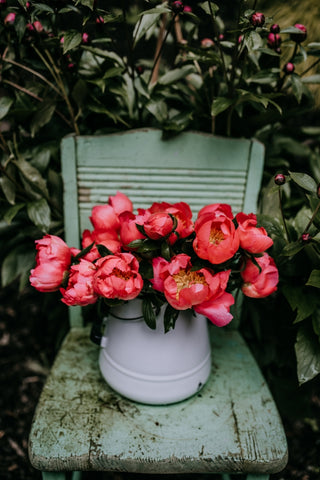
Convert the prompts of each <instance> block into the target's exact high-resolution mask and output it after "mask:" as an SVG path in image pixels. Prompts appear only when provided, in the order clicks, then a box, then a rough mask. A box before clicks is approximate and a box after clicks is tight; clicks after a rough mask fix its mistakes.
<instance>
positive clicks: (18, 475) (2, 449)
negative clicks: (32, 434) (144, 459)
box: [0, 286, 320, 480]
mask: <svg viewBox="0 0 320 480" xmlns="http://www.w3.org/2000/svg"><path fill="white" fill-rule="evenodd" d="M40 304H41V302H40V301H39V296H38V294H37V292H34V291H32V290H30V289H27V290H25V291H24V292H22V293H21V294H20V295H17V293H16V288H15V286H13V287H11V288H6V289H4V290H0V352H1V356H0V388H1V394H0V480H38V479H39V480H40V478H41V475H40V473H39V472H38V471H36V470H34V469H33V468H32V466H31V465H30V463H29V460H28V455H27V444H28V434H29V430H30V425H31V421H32V416H33V413H34V409H35V406H36V403H37V400H38V398H39V395H40V392H41V389H42V386H43V384H44V381H45V378H46V375H47V373H48V370H49V366H50V363H51V361H52V359H53V356H54V349H53V347H52V344H51V342H50V335H51V332H52V329H51V330H50V326H48V325H46V324H45V321H44V318H43V314H42V313H41V308H40ZM307 400H308V402H309V407H310V408H309V409H308V410H309V412H311V415H310V414H308V416H307V417H304V415H303V412H301V413H300V415H297V416H296V418H294V419H292V418H291V419H288V418H285V416H283V422H284V426H285V430H286V434H287V439H288V445H289V463H288V465H287V467H286V469H285V470H284V471H283V472H281V473H279V474H277V475H272V476H271V480H282V479H283V480H320V382H319V381H316V382H314V383H313V387H312V388H311V389H310V393H309V398H308V399H307ZM138 477H139V479H140V480H141V479H142V478H145V477H146V476H144V475H139V476H138ZM157 477H158V476H154V477H153V479H155V478H157ZM187 477H188V478H189V477H190V478H192V479H196V478H199V475H198V476H197V475H193V476H189V475H188V476H187ZM204 477H205V478H206V479H207V478H210V479H213V478H215V476H212V475H211V476H209V475H204V476H202V477H201V478H202V479H203V478H204ZM86 478H88V479H89V478H102V474H87V475H86ZM103 478H108V479H111V480H133V479H135V478H137V475H129V474H107V475H104V476H103ZM147 478H150V477H147ZM167 478H168V477H167ZM175 478H181V476H178V477H175ZM184 478H186V476H184ZM168 480H169V479H168Z"/></svg>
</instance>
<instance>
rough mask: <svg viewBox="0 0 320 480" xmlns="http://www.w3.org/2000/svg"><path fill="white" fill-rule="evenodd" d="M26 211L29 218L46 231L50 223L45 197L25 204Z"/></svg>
mask: <svg viewBox="0 0 320 480" xmlns="http://www.w3.org/2000/svg"><path fill="white" fill-rule="evenodd" d="M27 212H28V216H29V218H30V220H31V221H32V222H33V223H34V224H35V225H36V226H37V227H38V228H39V230H41V231H42V232H45V233H47V232H48V231H49V228H50V223H51V212H50V207H49V205H48V202H47V200H46V199H45V198H41V199H40V200H36V201H35V202H30V203H28V204H27Z"/></svg>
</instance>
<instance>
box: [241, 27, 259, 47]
mask: <svg viewBox="0 0 320 480" xmlns="http://www.w3.org/2000/svg"><path fill="white" fill-rule="evenodd" d="M244 41H245V44H246V45H247V47H248V50H258V49H259V48H260V47H261V46H262V38H261V37H260V35H259V33H258V32H256V31H255V30H250V32H247V33H246V34H245V36H244Z"/></svg>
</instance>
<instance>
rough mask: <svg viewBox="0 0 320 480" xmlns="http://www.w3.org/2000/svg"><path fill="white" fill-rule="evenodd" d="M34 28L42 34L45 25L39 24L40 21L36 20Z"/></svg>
mask: <svg viewBox="0 0 320 480" xmlns="http://www.w3.org/2000/svg"><path fill="white" fill-rule="evenodd" d="M33 27H34V29H35V30H36V31H37V32H38V33H41V32H43V30H44V29H43V25H42V24H41V22H39V21H38V20H36V21H35V22H33Z"/></svg>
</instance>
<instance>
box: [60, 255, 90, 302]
mask: <svg viewBox="0 0 320 480" xmlns="http://www.w3.org/2000/svg"><path fill="white" fill-rule="evenodd" d="M95 272H96V267H95V265H94V264H93V263H91V262H88V261H87V260H84V259H81V260H80V263H79V264H78V265H72V267H71V268H70V276H69V280H68V286H67V288H60V292H61V294H62V297H63V298H62V302H63V303H65V304H66V305H69V306H74V305H80V306H82V307H84V306H86V305H90V304H92V303H95V302H96V301H97V299H98V295H97V294H96V293H95V292H94V290H93V276H94V274H95Z"/></svg>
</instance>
